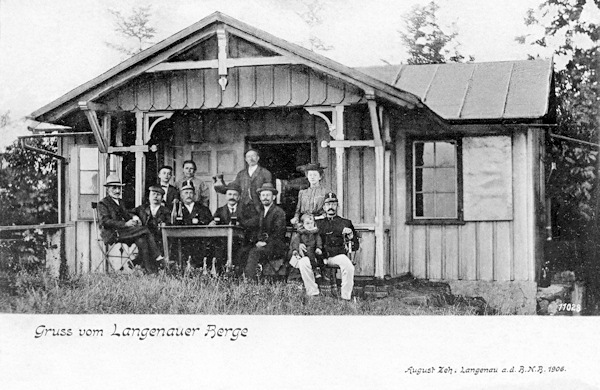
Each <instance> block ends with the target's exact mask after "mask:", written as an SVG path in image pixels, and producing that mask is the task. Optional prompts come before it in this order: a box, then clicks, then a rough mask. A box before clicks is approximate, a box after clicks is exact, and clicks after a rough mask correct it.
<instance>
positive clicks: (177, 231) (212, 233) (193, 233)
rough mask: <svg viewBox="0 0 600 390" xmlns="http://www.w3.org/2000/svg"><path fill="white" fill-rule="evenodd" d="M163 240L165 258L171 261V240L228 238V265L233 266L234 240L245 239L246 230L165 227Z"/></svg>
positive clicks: (222, 227)
mask: <svg viewBox="0 0 600 390" xmlns="http://www.w3.org/2000/svg"><path fill="white" fill-rule="evenodd" d="M161 230H162V239H163V248H164V251H165V258H166V259H167V261H168V260H169V238H177V239H181V238H200V237H224V238H227V265H226V267H227V268H229V267H231V265H232V264H233V240H234V239H243V238H244V229H243V228H242V227H241V226H232V225H214V226H209V225H185V226H163V227H162V228H161ZM178 241H179V244H180V245H179V250H178V252H179V253H178V260H179V266H180V267H182V266H183V263H182V259H181V241H180V240H178Z"/></svg>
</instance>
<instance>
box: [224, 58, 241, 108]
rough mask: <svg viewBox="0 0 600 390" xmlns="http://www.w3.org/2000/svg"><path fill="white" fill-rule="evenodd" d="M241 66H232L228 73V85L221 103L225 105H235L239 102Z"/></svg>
mask: <svg viewBox="0 0 600 390" xmlns="http://www.w3.org/2000/svg"><path fill="white" fill-rule="evenodd" d="M238 69H239V68H230V69H229V70H228V74H227V85H226V86H225V91H223V92H222V94H223V97H222V100H221V105H222V106H223V107H235V106H236V104H237V102H238V91H239V78H238V75H239V71H238Z"/></svg>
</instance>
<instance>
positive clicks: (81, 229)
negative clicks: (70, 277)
mask: <svg viewBox="0 0 600 390" xmlns="http://www.w3.org/2000/svg"><path fill="white" fill-rule="evenodd" d="M76 228H77V233H76V234H77V270H78V271H79V272H80V273H88V272H90V228H89V223H88V222H76Z"/></svg>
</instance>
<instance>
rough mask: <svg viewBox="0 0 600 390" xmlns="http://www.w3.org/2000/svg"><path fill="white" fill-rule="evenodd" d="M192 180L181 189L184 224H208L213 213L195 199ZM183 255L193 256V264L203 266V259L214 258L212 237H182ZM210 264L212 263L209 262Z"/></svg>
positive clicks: (184, 183)
mask: <svg viewBox="0 0 600 390" xmlns="http://www.w3.org/2000/svg"><path fill="white" fill-rule="evenodd" d="M195 192H196V190H195V188H194V185H193V184H192V181H191V180H190V181H188V182H183V185H182V186H181V189H180V197H181V203H182V205H181V211H182V214H183V224H184V225H208V224H209V223H210V222H211V221H212V214H211V213H210V210H209V209H208V207H206V206H204V205H203V204H201V203H199V202H196V201H194V199H195V198H196V195H195ZM181 252H182V253H181V255H182V258H183V259H184V260H188V259H189V258H190V256H191V258H192V261H191V263H192V265H194V266H196V267H201V266H202V264H203V260H204V258H205V257H206V258H207V260H209V261H210V260H212V257H211V256H212V245H211V242H210V239H189V238H188V239H182V245H181ZM209 264H210V263H209Z"/></svg>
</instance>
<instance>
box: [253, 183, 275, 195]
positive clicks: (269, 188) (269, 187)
mask: <svg viewBox="0 0 600 390" xmlns="http://www.w3.org/2000/svg"><path fill="white" fill-rule="evenodd" d="M263 191H271V192H272V193H273V195H277V194H278V193H279V191H277V188H275V187H273V184H272V183H263V185H262V186H261V187H260V188H259V189H258V190H256V192H258V193H259V194H260V193H261V192H263Z"/></svg>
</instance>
